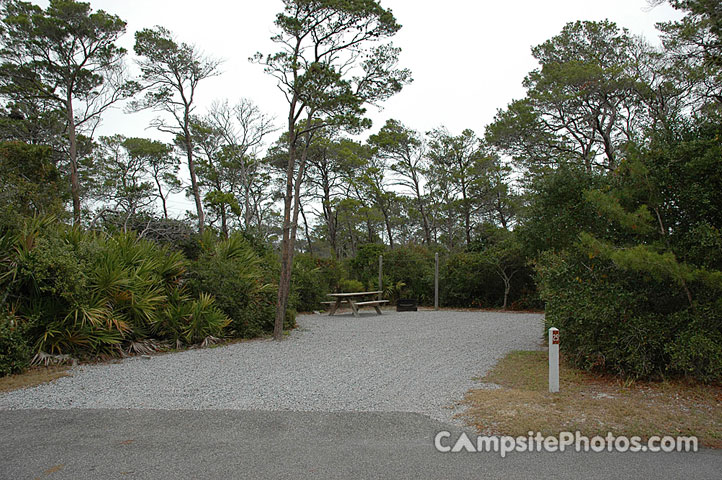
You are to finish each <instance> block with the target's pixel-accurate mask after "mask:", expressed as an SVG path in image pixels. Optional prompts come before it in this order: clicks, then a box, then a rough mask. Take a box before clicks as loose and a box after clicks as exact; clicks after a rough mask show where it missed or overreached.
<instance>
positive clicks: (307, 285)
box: [289, 254, 331, 312]
mask: <svg viewBox="0 0 722 480" xmlns="http://www.w3.org/2000/svg"><path fill="white" fill-rule="evenodd" d="M322 271H323V267H322V265H321V263H320V261H317V260H316V259H314V258H313V257H311V256H310V255H304V254H299V255H296V256H295V258H294V261H293V273H292V279H291V299H290V300H289V303H290V304H291V305H292V306H293V307H294V308H295V309H296V310H298V311H301V312H312V311H314V310H318V309H319V308H320V306H321V302H322V301H324V300H326V298H327V297H326V294H327V293H329V292H330V291H331V289H330V286H329V284H328V281H327V279H326V276H325V275H323V274H322Z"/></svg>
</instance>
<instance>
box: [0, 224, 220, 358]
mask: <svg viewBox="0 0 722 480" xmlns="http://www.w3.org/2000/svg"><path fill="white" fill-rule="evenodd" d="M0 247H2V249H3V252H2V257H0V268H1V269H2V271H0V287H1V288H2V290H1V291H2V295H3V296H2V300H3V303H5V304H6V305H7V304H11V305H13V306H14V308H15V310H16V313H17V315H18V316H19V317H20V318H23V319H25V320H26V323H27V325H28V328H27V332H26V340H27V342H28V343H29V344H30V345H31V347H32V349H33V351H36V352H40V351H43V352H47V353H51V354H68V355H73V356H79V357H85V356H97V355H116V354H120V352H121V350H123V349H125V348H126V347H128V346H129V345H131V344H132V342H136V341H138V340H142V339H146V338H148V337H149V336H150V335H155V336H156V337H160V339H161V340H174V341H178V340H181V341H182V342H184V343H190V342H196V341H201V340H203V338H204V337H203V336H204V335H205V336H208V335H213V336H221V335H223V328H224V327H225V325H226V324H227V323H228V319H227V318H226V317H225V316H224V315H222V314H221V312H220V311H219V310H218V309H217V308H216V307H215V305H214V301H213V299H212V298H211V297H208V296H202V297H201V296H199V297H196V299H194V298H192V297H191V296H189V295H188V294H186V292H185V290H184V288H183V283H184V281H185V278H186V268H187V261H186V259H185V258H184V257H183V255H182V254H181V253H180V252H177V251H174V250H171V249H170V248H168V247H162V246H159V245H158V244H156V243H155V242H152V241H149V240H144V239H139V238H137V236H136V235H135V234H132V233H131V234H119V235H115V236H107V235H102V234H97V233H90V232H83V231H81V230H79V229H74V228H68V227H66V226H64V225H62V224H58V223H57V222H55V221H54V220H53V219H52V218H36V219H32V220H29V221H28V222H26V224H25V225H24V226H22V227H21V228H20V229H19V231H18V232H17V233H16V234H15V235H9V234H8V235H6V236H4V237H2V238H0ZM202 337H203V338H202Z"/></svg>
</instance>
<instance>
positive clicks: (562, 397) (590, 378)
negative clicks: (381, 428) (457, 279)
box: [459, 351, 722, 448]
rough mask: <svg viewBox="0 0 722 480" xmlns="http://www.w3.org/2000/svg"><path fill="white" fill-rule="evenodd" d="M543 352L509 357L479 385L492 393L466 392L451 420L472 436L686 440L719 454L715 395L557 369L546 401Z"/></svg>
mask: <svg viewBox="0 0 722 480" xmlns="http://www.w3.org/2000/svg"><path fill="white" fill-rule="evenodd" d="M547 379H548V360H547V352H545V351H534V352H512V353H510V354H509V355H507V356H506V357H505V358H504V359H502V360H501V361H500V362H499V363H498V364H497V365H496V367H494V368H493V369H492V370H491V371H490V372H489V373H488V374H487V375H486V376H485V377H483V378H481V379H480V380H481V381H483V382H487V383H495V384H497V385H500V386H501V388H499V389H497V390H472V391H470V392H469V393H468V394H467V395H466V397H465V399H464V401H463V402H462V404H463V405H465V406H467V407H468V409H467V410H466V411H465V412H464V413H461V414H459V416H460V417H462V418H464V419H465V420H466V421H467V423H469V424H470V425H472V426H474V427H476V428H477V430H478V431H479V432H480V433H484V434H496V435H513V436H526V435H527V434H528V432H530V431H532V432H535V433H536V432H541V433H542V435H558V434H559V432H563V431H571V432H575V431H577V430H578V431H580V432H581V433H582V435H586V436H589V437H591V436H594V435H602V436H604V435H606V434H607V432H612V434H613V435H615V436H621V435H625V436H639V437H642V438H643V439H645V440H646V439H648V438H649V437H650V436H653V435H672V436H678V435H686V436H689V435H694V436H696V437H697V438H698V439H699V442H700V445H703V446H706V447H713V448H722V387H721V386H719V385H716V386H715V385H702V384H698V383H693V382H686V381H665V382H629V381H627V382H625V381H622V380H620V379H618V378H616V377H599V376H595V375H591V374H588V373H586V372H583V371H580V370H577V369H574V368H572V367H570V366H568V365H565V364H562V366H561V372H560V379H559V383H560V387H559V388H560V392H559V393H557V394H551V393H549V391H548V390H549V385H548V383H547V382H548V380H547Z"/></svg>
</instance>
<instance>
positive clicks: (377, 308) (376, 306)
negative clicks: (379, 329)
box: [374, 305, 381, 315]
mask: <svg viewBox="0 0 722 480" xmlns="http://www.w3.org/2000/svg"><path fill="white" fill-rule="evenodd" d="M374 308H375V309H376V313H378V314H379V315H381V308H380V307H379V306H378V305H374Z"/></svg>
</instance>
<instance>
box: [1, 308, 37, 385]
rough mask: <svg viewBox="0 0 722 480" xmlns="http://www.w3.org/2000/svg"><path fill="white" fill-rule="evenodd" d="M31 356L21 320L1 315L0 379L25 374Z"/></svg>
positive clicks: (5, 314)
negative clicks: (15, 374) (13, 374)
mask: <svg viewBox="0 0 722 480" xmlns="http://www.w3.org/2000/svg"><path fill="white" fill-rule="evenodd" d="M30 356H31V351H30V347H29V346H28V344H27V341H26V338H25V331H24V328H23V325H22V323H21V321H20V319H18V318H17V317H14V316H13V315H10V314H7V313H0V377H2V376H5V375H10V374H12V373H21V372H23V371H24V370H25V369H26V368H27V367H28V365H29V364H30Z"/></svg>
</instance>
